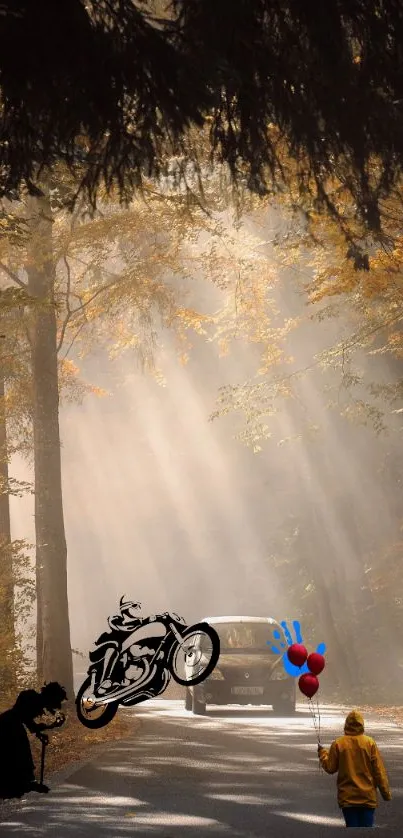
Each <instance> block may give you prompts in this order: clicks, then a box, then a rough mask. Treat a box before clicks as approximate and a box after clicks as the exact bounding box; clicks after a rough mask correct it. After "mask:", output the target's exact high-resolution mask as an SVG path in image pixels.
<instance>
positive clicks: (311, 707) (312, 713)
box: [308, 698, 319, 742]
mask: <svg viewBox="0 0 403 838" xmlns="http://www.w3.org/2000/svg"><path fill="white" fill-rule="evenodd" d="M308 705H309V709H310V711H311V716H312V719H313V726H314V728H315V733H316V737H317V739H318V742H319V738H318V727H317V723H316V716H315V710H314V706H313V704H312V699H311V698H309V699H308Z"/></svg>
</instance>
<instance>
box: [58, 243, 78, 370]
mask: <svg viewBox="0 0 403 838" xmlns="http://www.w3.org/2000/svg"><path fill="white" fill-rule="evenodd" d="M63 261H64V264H65V266H66V273H67V288H66V309H67V314H66V317H65V318H64V321H63V323H62V328H61V330H60V338H59V342H58V344H57V349H56V353H57V354H59V352H60V350H61V348H62V346H63V341H64V336H65V334H66V329H67V326H68V323H69V321H70V320H71V317H72V315H73V314H74V312H73V311H72V310H71V308H70V299H69V298H70V291H71V270H70V265H69V263H68V261H67V256H66V254H64V255H63Z"/></svg>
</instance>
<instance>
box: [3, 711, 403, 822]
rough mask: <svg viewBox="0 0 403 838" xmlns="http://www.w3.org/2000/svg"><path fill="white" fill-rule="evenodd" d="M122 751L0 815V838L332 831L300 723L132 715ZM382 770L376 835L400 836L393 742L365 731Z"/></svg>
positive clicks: (250, 714) (334, 726)
mask: <svg viewBox="0 0 403 838" xmlns="http://www.w3.org/2000/svg"><path fill="white" fill-rule="evenodd" d="M344 714H345V711H344V710H343V708H329V707H327V708H323V709H322V714H321V715H322V720H321V721H322V731H323V733H322V741H323V742H324V743H326V744H327V743H328V742H329V741H330V739H331V738H333V737H334V736H335V735H337V734H338V733H339V732H340V730H341V727H342V722H343V716H344ZM136 715H138V716H140V718H141V722H142V726H141V728H140V730H139V731H138V732H137V734H136V736H135V737H133V739H132V740H131V741H127V742H124V743H122V742H120V743H116V744H114V745H108V748H107V750H106V751H105V752H104V754H103V756H102V757H100V758H99V759H97V761H96V763H92V764H89V765H87V766H85V767H83V768H81V769H80V770H78V771H75V773H73V774H72V775H71V776H70V777H69V778H68V779H67V780H65V781H64V782H63V783H62V784H61V785H59V786H58V787H56V788H54V789H52V792H51V793H50V794H49V795H46V796H40V795H36V794H31V795H30V796H29V798H28V799H27V800H26V801H24V802H22V803H20V804H17V805H16V806H15V807H13V811H9V812H8V814H7V813H3V815H0V820H2V823H1V826H0V835H1V838H11V836H13V838H16V836H25V835H27V836H28V835H29V836H32V838H36V836H38V838H43V836H54V837H55V838H56V837H57V838H126V836H129V835H130V836H141V837H142V836H144V838H147V836H156V838H221V836H231V838H267V836H271V835H273V836H276V838H286V836H287V838H294V836H299V835H306V836H308V835H309V836H310V838H311V836H320V835H329V833H331V832H332V831H334V830H335V829H339V828H341V827H342V826H343V822H342V820H341V819H340V816H339V810H338V808H337V805H336V802H335V779H334V777H327V776H326V775H324V774H323V773H321V772H320V771H319V770H318V765H317V759H316V745H315V736H314V731H313V725H312V721H311V717H310V715H309V713H308V711H307V709H306V708H304V707H303V706H302V705H301V706H300V707H299V711H298V713H297V714H296V715H295V716H294V717H293V718H291V719H288V720H287V719H280V718H276V717H275V716H274V715H273V713H272V711H271V710H270V709H268V710H267V711H262V710H260V709H249V708H248V709H243V710H242V709H235V708H232V709H228V708H225V709H221V710H218V709H217V710H215V709H212V710H210V711H209V713H208V716H206V717H204V718H203V717H196V718H195V717H193V716H191V715H190V714H189V713H186V712H185V711H184V710H183V706H182V703H181V702H177V701H153V702H148V703H147V704H145V705H144V706H143V708H142V709H140V708H138V709H137V713H136ZM367 731H368V733H371V734H373V735H374V736H375V737H376V738H377V740H378V742H379V744H380V746H381V748H382V750H383V752H384V755H385V758H386V763H387V767H388V770H389V773H390V777H391V783H392V789H393V794H394V800H393V802H392V803H389V804H385V803H381V805H380V807H379V809H378V813H377V817H378V824H379V828H381V829H383V831H384V832H385V833H387V834H388V835H395V836H396V838H397V836H399V835H400V836H401V835H402V831H403V830H402V824H403V783H402V780H403V736H402V731H401V729H400V728H397V727H396V726H395V725H394V724H393V723H392V722H390V723H386V724H385V723H384V722H381V721H380V720H376V719H369V720H368V723H367Z"/></svg>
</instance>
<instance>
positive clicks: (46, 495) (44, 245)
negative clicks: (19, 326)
mask: <svg viewBox="0 0 403 838" xmlns="http://www.w3.org/2000/svg"><path fill="white" fill-rule="evenodd" d="M28 221H29V225H30V231H31V238H30V252H29V254H28V259H27V265H26V271H27V276H28V290H29V293H30V294H31V295H32V296H33V297H36V298H37V300H38V305H36V306H35V307H34V312H33V324H32V331H31V359H32V379H33V429H34V450H35V453H34V457H35V532H36V579H37V597H38V610H37V615H38V616H37V621H38V645H37V651H38V673H39V676H40V677H41V678H43V679H45V680H46V681H51V680H52V681H53V680H57V681H59V682H60V683H61V684H62V685H63V686H64V687H65V689H66V690H67V693H68V696H69V698H72V697H73V665H72V653H71V641H70V624H69V611H68V595H67V548H66V538H65V530H64V517H63V501H62V479H61V454H60V432H59V386H58V364H57V324H56V310H55V305H54V288H55V264H54V257H53V246H52V223H53V221H52V212H51V207H50V202H49V199H48V197H47V196H44V197H41V198H30V199H29V202H28Z"/></svg>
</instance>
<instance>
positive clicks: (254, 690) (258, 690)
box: [231, 687, 264, 695]
mask: <svg viewBox="0 0 403 838" xmlns="http://www.w3.org/2000/svg"><path fill="white" fill-rule="evenodd" d="M231 692H232V694H233V695H263V692H264V689H263V687H231Z"/></svg>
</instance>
